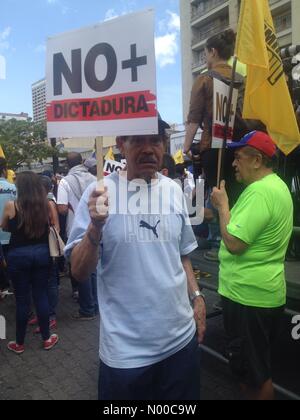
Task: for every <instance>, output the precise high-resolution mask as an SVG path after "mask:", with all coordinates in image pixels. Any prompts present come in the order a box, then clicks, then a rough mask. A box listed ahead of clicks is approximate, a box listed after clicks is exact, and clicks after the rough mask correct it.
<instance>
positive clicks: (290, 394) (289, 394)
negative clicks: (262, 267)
mask: <svg viewBox="0 0 300 420" xmlns="http://www.w3.org/2000/svg"><path fill="white" fill-rule="evenodd" d="M299 230H300V228H299ZM201 287H202V288H203V289H206V290H209V291H211V292H215V293H218V288H217V287H216V286H213V285H211V284H208V283H206V282H204V281H201ZM222 313H223V311H222V310H221V309H218V310H216V311H214V312H211V313H210V314H208V315H207V319H212V318H216V317H217V316H221V315H222ZM285 314H286V315H288V316H291V317H293V316H295V315H299V314H298V313H297V312H295V311H292V310H290V309H286V310H285ZM200 348H201V350H202V351H204V352H205V353H207V354H209V355H210V356H212V357H214V358H216V359H217V360H219V361H220V362H222V363H224V364H227V365H229V360H228V359H226V358H225V357H224V356H223V355H222V354H220V353H218V352H216V351H215V350H212V349H211V348H210V347H207V346H204V345H202V344H201V345H200ZM274 389H275V390H276V391H277V392H278V393H279V394H281V395H283V396H284V397H286V398H288V399H290V400H295V401H300V396H299V395H297V394H294V393H293V392H291V391H289V390H288V389H285V388H283V387H281V386H280V385H277V384H274Z"/></svg>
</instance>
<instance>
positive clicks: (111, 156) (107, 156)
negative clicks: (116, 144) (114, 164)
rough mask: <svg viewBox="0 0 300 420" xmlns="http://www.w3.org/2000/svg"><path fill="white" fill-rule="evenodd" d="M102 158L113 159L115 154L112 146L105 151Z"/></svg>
mask: <svg viewBox="0 0 300 420" xmlns="http://www.w3.org/2000/svg"><path fill="white" fill-rule="evenodd" d="M104 159H105V160H115V155H114V152H113V149H112V147H110V148H109V151H108V152H107V154H106V156H105V158H104Z"/></svg>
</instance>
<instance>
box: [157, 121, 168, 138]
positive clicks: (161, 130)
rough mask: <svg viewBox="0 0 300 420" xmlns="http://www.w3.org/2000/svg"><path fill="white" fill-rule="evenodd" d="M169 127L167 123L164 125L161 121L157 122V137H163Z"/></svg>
mask: <svg viewBox="0 0 300 420" xmlns="http://www.w3.org/2000/svg"><path fill="white" fill-rule="evenodd" d="M169 129H170V126H169V124H168V123H166V122H165V121H163V120H160V119H159V120H158V134H159V135H164V134H165V131H166V130H169Z"/></svg>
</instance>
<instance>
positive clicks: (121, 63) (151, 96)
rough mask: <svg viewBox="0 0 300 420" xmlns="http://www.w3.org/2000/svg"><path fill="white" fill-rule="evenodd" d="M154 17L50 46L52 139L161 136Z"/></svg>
mask: <svg viewBox="0 0 300 420" xmlns="http://www.w3.org/2000/svg"><path fill="white" fill-rule="evenodd" d="M154 27H155V25H154V11H153V10H147V11H145V12H140V13H134V14H130V15H127V16H123V17H120V18H117V19H113V20H110V21H108V22H104V23H102V24H99V25H95V26H92V27H89V28H84V29H81V30H78V31H74V32H70V33H66V34H62V35H59V36H56V37H52V38H50V39H49V40H48V42H47V67H46V74H47V76H46V79H47V122H48V137H82V136H85V137H95V136H111V135H138V134H157V132H158V122H157V108H156V63H155V47H154Z"/></svg>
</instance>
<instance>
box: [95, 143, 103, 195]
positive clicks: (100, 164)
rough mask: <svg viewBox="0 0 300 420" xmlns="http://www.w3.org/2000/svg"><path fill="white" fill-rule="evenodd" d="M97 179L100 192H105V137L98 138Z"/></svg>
mask: <svg viewBox="0 0 300 420" xmlns="http://www.w3.org/2000/svg"><path fill="white" fill-rule="evenodd" d="M96 158H97V178H98V190H99V191H104V183H103V178H104V175H103V137H97V138H96Z"/></svg>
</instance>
